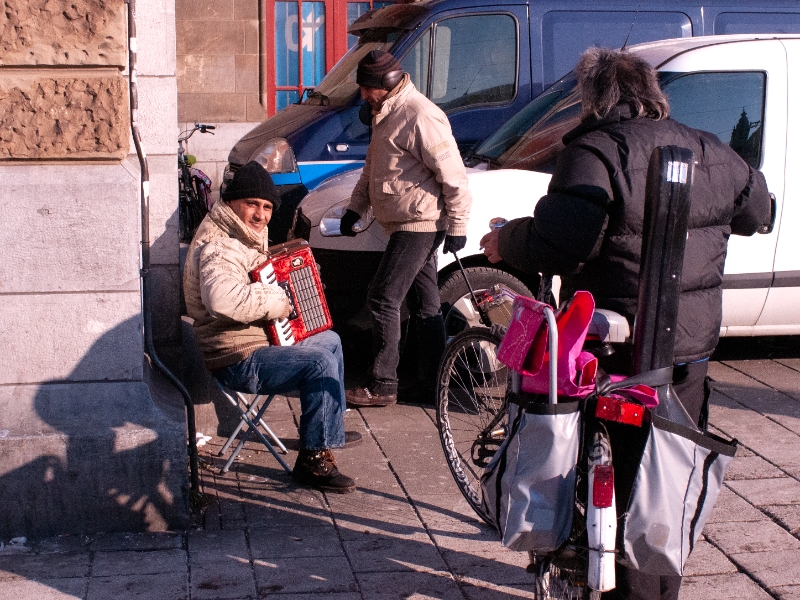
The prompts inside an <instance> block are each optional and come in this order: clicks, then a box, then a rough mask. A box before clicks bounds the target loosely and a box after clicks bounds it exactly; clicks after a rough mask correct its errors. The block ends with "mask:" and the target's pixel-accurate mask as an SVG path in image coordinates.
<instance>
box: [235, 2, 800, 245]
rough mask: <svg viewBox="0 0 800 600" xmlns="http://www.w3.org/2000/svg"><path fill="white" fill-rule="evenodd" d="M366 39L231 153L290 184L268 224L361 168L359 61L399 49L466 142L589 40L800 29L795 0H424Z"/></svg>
mask: <svg viewBox="0 0 800 600" xmlns="http://www.w3.org/2000/svg"><path fill="white" fill-rule="evenodd" d="M349 32H350V33H351V34H354V35H357V36H358V37H359V41H358V44H357V45H355V46H354V47H353V48H351V50H350V51H349V52H348V53H347V54H345V55H344V56H343V57H342V59H341V60H340V61H339V62H338V63H337V64H336V65H335V66H334V67H333V69H331V71H330V72H329V73H328V74H327V75H326V76H325V78H324V79H323V80H322V82H321V83H320V84H319V86H317V87H316V88H315V89H314V90H312V91H310V92H308V93H307V94H305V95H304V96H303V97H302V98H301V100H300V102H299V103H297V104H293V105H290V106H288V107H286V108H284V109H283V110H281V111H280V112H278V113H277V114H276V115H274V116H273V117H271V118H269V119H267V120H266V121H264V122H263V123H262V124H261V125H259V126H258V127H256V128H255V129H253V130H252V131H251V132H249V133H248V134H247V135H245V136H244V137H243V138H242V139H241V140H239V141H238V142H237V143H236V145H235V146H234V147H233V149H232V150H231V152H230V155H229V157H228V166H227V167H226V172H225V176H224V178H223V186H224V185H225V182H226V181H228V180H229V178H230V177H231V176H232V173H233V171H235V170H236V169H237V168H238V167H239V166H241V165H243V164H245V163H247V162H248V161H250V160H256V161H258V162H260V163H261V164H262V165H263V166H264V168H266V169H267V170H268V171H269V173H270V174H271V175H272V177H273V180H274V181H275V183H276V185H277V186H278V189H279V190H280V193H281V197H282V203H281V207H280V210H279V211H277V212H276V214H275V215H274V216H273V220H272V222H271V223H270V228H269V229H270V239H271V241H272V242H273V243H278V242H282V241H285V239H286V234H287V232H288V230H289V228H290V226H291V222H292V218H293V215H294V211H295V208H296V207H297V205H298V204H299V202H300V200H301V199H302V198H303V197H304V196H305V195H306V194H307V193H308V191H309V190H312V189H314V188H315V187H316V186H317V185H319V184H320V183H321V182H322V181H323V180H325V179H327V178H329V177H331V176H333V175H335V174H338V173H342V172H344V171H348V170H351V169H356V168H359V167H360V166H361V165H362V164H363V162H364V157H365V155H366V151H367V146H368V145H369V140H370V128H369V127H368V126H367V125H364V124H363V123H362V122H361V120H360V119H359V110H360V108H361V106H362V101H361V98H360V95H359V92H358V87H357V85H356V82H355V70H356V66H357V64H358V61H359V60H360V59H361V58H362V57H363V56H364V55H365V54H366V53H367V52H369V51H370V50H374V49H380V50H384V51H387V52H391V53H392V54H394V55H395V56H396V57H397V58H398V59H399V60H400V62H401V64H402V66H403V69H404V70H405V71H406V72H408V73H409V74H410V75H411V80H412V81H413V83H414V85H415V86H416V87H417V89H418V90H420V91H421V92H423V93H424V94H425V95H426V96H427V97H429V98H430V99H431V100H432V101H433V102H435V103H436V104H437V105H439V106H440V107H441V108H442V109H443V110H444V111H445V113H446V114H447V116H448V118H449V119H450V124H451V126H452V128H453V133H454V135H455V138H456V141H457V142H458V144H459V147H460V148H461V150H462V153H463V152H465V151H466V150H468V149H469V148H470V147H472V146H473V145H475V144H476V143H477V142H480V141H481V140H483V139H484V138H485V137H487V136H488V135H489V134H491V133H493V132H494V131H495V130H496V129H497V128H498V127H499V126H500V125H501V124H502V123H503V122H505V121H506V120H507V119H508V118H509V117H511V116H512V115H514V114H515V113H517V112H518V111H519V110H520V109H522V108H523V107H524V106H526V105H527V104H528V103H529V102H530V101H531V99H532V98H534V97H535V96H536V95H537V94H539V92H541V91H542V89H543V88H544V87H546V86H547V85H549V84H551V83H553V82H554V81H556V80H558V79H559V77H561V76H562V75H564V74H565V73H567V72H569V71H570V70H571V69H572V67H573V66H574V65H575V62H576V61H577V59H578V56H579V55H580V53H581V52H582V51H583V50H584V49H586V48H588V47H589V46H593V45H597V46H607V47H620V46H623V45H624V44H635V43H640V42H646V41H653V40H659V39H666V38H678V37H691V36H699V35H716V34H730V33H800V5H798V3H797V2H796V0H614V1H611V0H605V1H604V0H497V1H494V2H483V1H480V0H421V1H418V2H410V3H402V4H400V3H398V4H393V5H391V6H387V7H384V8H380V9H377V10H373V11H369V12H367V13H365V14H364V15H362V16H361V17H359V18H358V19H357V20H356V21H355V22H354V23H353V24H352V25H351V26H350V28H349Z"/></svg>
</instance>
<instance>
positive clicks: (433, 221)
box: [348, 74, 472, 235]
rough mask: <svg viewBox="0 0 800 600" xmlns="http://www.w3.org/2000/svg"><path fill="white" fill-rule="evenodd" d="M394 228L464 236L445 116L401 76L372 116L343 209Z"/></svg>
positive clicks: (456, 162)
mask: <svg viewBox="0 0 800 600" xmlns="http://www.w3.org/2000/svg"><path fill="white" fill-rule="evenodd" d="M370 205H372V210H373V213H374V215H375V219H376V220H377V221H378V223H380V224H381V226H382V227H383V228H384V229H385V230H386V232H387V233H389V234H391V233H392V232H395V231H441V230H443V229H445V230H447V233H448V234H449V235H466V234H467V221H468V220H469V211H470V208H471V206H472V195H471V194H470V191H469V187H468V181H467V174H466V170H465V169H464V163H463V162H462V160H461V155H460V154H459V152H458V147H457V146H456V142H455V139H454V138H453V132H452V131H451V129H450V123H449V122H448V120H447V116H446V115H445V114H444V113H443V112H442V110H441V109H440V108H439V107H438V106H436V105H435V104H434V103H433V102H431V101H430V100H428V99H427V98H426V97H425V96H423V95H422V94H420V93H419V92H418V91H417V89H416V88H415V87H414V84H413V83H411V80H410V78H409V76H408V75H407V74H406V75H405V76H404V77H403V80H402V82H401V83H399V84H398V87H397V88H395V89H394V90H392V92H391V93H390V94H389V96H387V98H386V100H385V101H384V102H383V105H382V106H381V108H380V111H379V112H378V113H377V114H373V118H372V140H371V141H370V144H369V149H368V150H367V158H366V162H365V163H364V171H363V172H362V174H361V178H360V179H359V180H358V183H357V184H356V187H355V189H354V190H353V193H352V195H351V197H350V203H349V205H348V208H349V209H350V210H353V211H355V212H357V213H358V214H359V215H362V216H363V215H364V214H365V213H366V212H367V210H368V209H369V206H370Z"/></svg>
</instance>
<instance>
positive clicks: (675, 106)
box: [664, 72, 766, 169]
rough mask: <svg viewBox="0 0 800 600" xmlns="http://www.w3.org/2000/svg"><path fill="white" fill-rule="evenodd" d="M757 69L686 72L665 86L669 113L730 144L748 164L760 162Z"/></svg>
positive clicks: (761, 79)
mask: <svg viewBox="0 0 800 600" xmlns="http://www.w3.org/2000/svg"><path fill="white" fill-rule="evenodd" d="M765 83H766V75H765V74H764V73H760V72H722V73H689V74H687V75H682V76H679V77H677V78H676V79H673V80H671V81H669V82H668V83H666V84H665V85H664V92H665V93H666V94H667V97H668V98H669V104H670V108H671V112H670V116H671V117H672V118H673V119H675V120H676V121H679V122H681V123H684V124H685V125H689V126H690V127H694V128H695V129H702V130H703V131H710V132H711V133H713V134H715V135H716V136H717V137H718V138H719V139H721V140H722V141H723V142H727V143H728V144H730V146H731V148H733V149H734V150H735V151H736V152H737V153H738V154H739V156H741V157H742V158H743V159H744V160H745V161H746V162H747V164H749V165H750V166H751V167H753V168H755V169H757V168H758V167H759V165H760V164H761V142H762V137H763V127H762V125H763V119H764V89H765Z"/></svg>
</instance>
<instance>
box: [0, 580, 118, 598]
mask: <svg viewBox="0 0 800 600" xmlns="http://www.w3.org/2000/svg"><path fill="white" fill-rule="evenodd" d="M5 591H6V590H3V592H5ZM85 593H86V580H85V579H83V578H82V577H72V578H60V579H44V578H37V579H36V580H35V581H34V580H30V581H19V582H14V589H13V590H12V593H11V594H10V595H6V596H5V598H14V600H75V598H84V597H85V596H84V594H85ZM106 597H108V596H106Z"/></svg>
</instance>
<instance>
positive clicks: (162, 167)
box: [147, 138, 180, 265]
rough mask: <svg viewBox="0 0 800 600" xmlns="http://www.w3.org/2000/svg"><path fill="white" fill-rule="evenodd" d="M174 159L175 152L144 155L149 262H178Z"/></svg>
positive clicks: (166, 263) (156, 263)
mask: <svg viewBox="0 0 800 600" xmlns="http://www.w3.org/2000/svg"><path fill="white" fill-rule="evenodd" d="M176 139H177V138H176ZM177 161H178V159H177V155H176V154H170V155H148V157H147V163H148V169H149V171H150V264H151V265H178V263H179V252H178V251H179V248H180V244H179V242H178V180H177V177H176V172H177Z"/></svg>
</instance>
